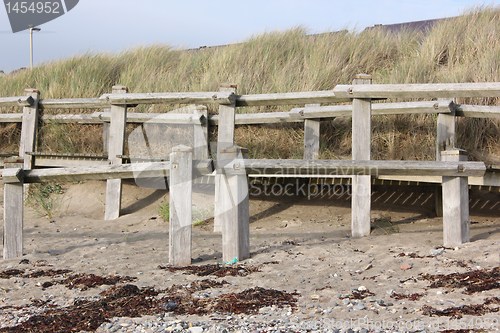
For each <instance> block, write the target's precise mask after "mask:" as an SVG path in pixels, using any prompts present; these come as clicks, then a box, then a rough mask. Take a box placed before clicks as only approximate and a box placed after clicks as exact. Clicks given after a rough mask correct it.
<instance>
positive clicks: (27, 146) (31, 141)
mask: <svg viewBox="0 0 500 333" xmlns="http://www.w3.org/2000/svg"><path fill="white" fill-rule="evenodd" d="M25 92H26V93H27V94H28V95H29V97H31V99H33V103H32V105H31V106H25V107H24V108H23V124H22V129H21V141H20V143H19V157H20V158H22V159H24V169H32V168H33V167H34V158H33V156H31V155H28V154H26V153H31V152H34V151H35V150H36V143H37V131H38V116H39V112H38V100H39V97H40V92H39V91H38V90H36V89H26V90H25Z"/></svg>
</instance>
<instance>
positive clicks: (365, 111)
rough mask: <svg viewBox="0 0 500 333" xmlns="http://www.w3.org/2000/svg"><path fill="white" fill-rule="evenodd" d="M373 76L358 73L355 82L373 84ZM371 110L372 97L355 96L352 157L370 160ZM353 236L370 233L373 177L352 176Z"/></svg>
mask: <svg viewBox="0 0 500 333" xmlns="http://www.w3.org/2000/svg"><path fill="white" fill-rule="evenodd" d="M371 81H372V80H371V76H370V75H366V74H358V75H357V76H356V78H355V79H354V81H353V84H371ZM371 110H372V104H371V100H370V99H359V98H355V99H353V101H352V159H353V160H365V161H368V160H370V158H371V153H370V152H371ZM351 207H352V208H351V209H352V221H351V232H352V237H364V236H368V235H370V218H371V216H370V209H371V177H370V176H357V175H354V176H353V177H352V199H351Z"/></svg>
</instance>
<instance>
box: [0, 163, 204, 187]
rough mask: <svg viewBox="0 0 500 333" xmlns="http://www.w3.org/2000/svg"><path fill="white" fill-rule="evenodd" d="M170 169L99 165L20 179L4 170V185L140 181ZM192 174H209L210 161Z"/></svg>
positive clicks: (164, 166)
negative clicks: (110, 180)
mask: <svg viewBox="0 0 500 333" xmlns="http://www.w3.org/2000/svg"><path fill="white" fill-rule="evenodd" d="M169 169H170V162H147V163H133V164H123V165H100V166H93V167H68V168H51V169H33V170H24V171H23V174H22V176H21V175H19V173H15V171H12V172H7V169H4V170H3V177H2V178H3V182H4V183H6V184H10V183H17V182H19V179H23V180H24V182H25V183H43V182H76V181H82V180H106V179H139V178H153V177H164V176H166V175H167V172H166V171H168V170H169ZM193 170H194V174H195V175H203V174H208V173H211V172H212V161H211V160H203V161H196V163H195V164H194V166H193Z"/></svg>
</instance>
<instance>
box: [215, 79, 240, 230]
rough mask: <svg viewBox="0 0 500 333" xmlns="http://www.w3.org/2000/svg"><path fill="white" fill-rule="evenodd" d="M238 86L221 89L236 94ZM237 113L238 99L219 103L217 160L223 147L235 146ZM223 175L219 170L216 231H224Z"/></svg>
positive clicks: (217, 176)
mask: <svg viewBox="0 0 500 333" xmlns="http://www.w3.org/2000/svg"><path fill="white" fill-rule="evenodd" d="M236 90H237V86H236V85H234V84H230V85H222V86H221V87H220V89H219V91H226V92H232V93H234V94H236ZM235 113H236V101H234V102H233V103H232V104H229V105H219V125H218V130H217V133H218V134H217V156H216V158H217V161H216V163H218V162H219V159H220V152H221V151H222V150H223V149H226V148H228V147H231V146H233V144H234V116H235ZM221 182H222V179H221V175H220V174H219V173H218V172H217V173H216V174H215V199H214V201H215V209H214V210H215V212H214V231H215V232H221V231H222V222H221V219H220V216H221V213H220V212H219V211H217V208H218V207H221V205H219V204H218V201H219V200H220V199H219V198H220V196H221V191H222V190H221Z"/></svg>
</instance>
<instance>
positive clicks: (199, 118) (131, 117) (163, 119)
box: [92, 108, 206, 125]
mask: <svg viewBox="0 0 500 333" xmlns="http://www.w3.org/2000/svg"><path fill="white" fill-rule="evenodd" d="M197 109H201V108H197ZM110 116H111V115H110V113H108V112H96V113H94V114H92V117H93V118H94V119H96V118H97V119H98V120H100V121H101V122H102V121H109V120H110V118H111V117H110ZM97 119H96V120H97ZM146 122H147V123H148V124H181V125H197V124H203V123H204V122H206V118H205V117H204V116H203V115H202V114H193V113H192V111H191V114H182V113H139V112H129V113H127V123H135V124H142V123H146Z"/></svg>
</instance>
